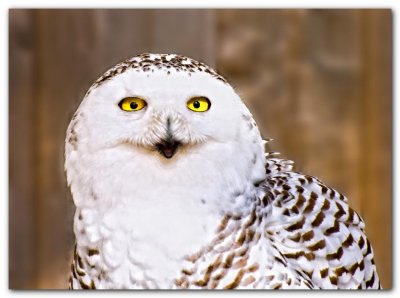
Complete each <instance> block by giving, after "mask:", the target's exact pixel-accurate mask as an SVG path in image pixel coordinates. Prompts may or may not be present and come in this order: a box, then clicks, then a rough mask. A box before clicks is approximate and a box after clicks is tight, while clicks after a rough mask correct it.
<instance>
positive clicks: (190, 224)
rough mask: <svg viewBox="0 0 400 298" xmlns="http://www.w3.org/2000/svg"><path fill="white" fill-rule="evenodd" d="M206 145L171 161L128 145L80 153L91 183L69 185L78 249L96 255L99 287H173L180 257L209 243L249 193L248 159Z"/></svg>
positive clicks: (219, 147) (178, 269)
mask: <svg viewBox="0 0 400 298" xmlns="http://www.w3.org/2000/svg"><path fill="white" fill-rule="evenodd" d="M203 146H206V147H202V146H199V147H198V148H190V150H187V152H178V154H177V155H176V156H174V158H173V159H171V160H166V159H165V158H163V157H161V156H159V154H158V153H157V152H153V153H152V154H148V152H146V153H145V154H144V152H141V151H140V150H142V149H135V148H132V147H131V146H129V145H127V146H125V147H124V146H122V147H116V148H109V149H105V150H102V151H98V152H96V153H93V154H85V155H84V156H79V161H80V162H79V163H76V164H75V166H77V167H79V168H80V169H79V173H81V174H82V173H86V175H85V176H86V177H88V178H87V180H85V179H82V181H81V182H80V183H76V184H74V185H72V186H71V190H72V192H73V194H74V199H75V201H76V203H77V207H78V208H77V212H76V217H75V233H76V236H77V243H78V249H79V247H80V249H81V250H88V249H91V248H96V249H98V250H99V252H100V255H99V256H95V257H94V258H92V261H93V263H96V264H97V266H101V267H102V268H101V270H102V271H104V272H106V274H104V275H105V278H104V277H103V282H102V283H103V286H104V287H107V284H108V283H109V284H112V286H113V287H114V288H116V287H120V288H125V287H126V288H128V287H129V288H132V287H151V288H154V287H162V288H166V287H171V283H172V282H173V278H174V277H176V276H178V275H179V273H180V270H181V269H182V265H183V262H184V261H183V259H184V257H185V256H186V255H189V254H193V253H195V252H196V251H198V250H199V249H201V248H202V247H203V246H205V245H206V244H208V243H209V242H210V241H211V240H212V238H213V237H214V236H215V230H216V229H217V227H218V225H219V222H220V221H221V218H222V215H223V214H224V213H225V212H226V211H229V210H233V209H234V208H237V207H235V206H238V205H240V202H238V200H239V199H238V198H240V194H244V193H246V194H247V195H248V194H249V192H251V190H252V189H253V187H254V186H253V184H252V181H251V179H249V177H246V176H248V175H250V172H249V171H248V170H245V169H244V168H243V169H241V168H240V167H248V161H246V162H244V161H243V162H241V160H238V161H237V162H235V163H232V162H231V161H230V160H228V158H229V157H228V156H231V153H233V152H230V154H229V155H228V156H226V157H224V156H223V155H221V154H219V153H218V152H220V149H221V144H218V146H215V145H213V144H212V143H211V144H208V145H203ZM213 146H215V150H214V148H213ZM226 149H227V150H235V149H234V148H232V146H228V145H227V148H226ZM204 150H207V153H208V154H207V156H208V158H207V159H205V158H204V155H203V154H201V153H202V152H203V151H204ZM237 150H240V148H237ZM251 156H252V154H249V159H250V157H251ZM71 157H72V159H73V158H74V156H73V155H72V156H71ZM76 158H78V156H76ZM82 178H84V177H82ZM239 208H240V207H239ZM79 218H81V219H79ZM93 265H94V264H93ZM98 271H99V270H95V271H94V272H93V274H98ZM102 283H100V287H101V286H102Z"/></svg>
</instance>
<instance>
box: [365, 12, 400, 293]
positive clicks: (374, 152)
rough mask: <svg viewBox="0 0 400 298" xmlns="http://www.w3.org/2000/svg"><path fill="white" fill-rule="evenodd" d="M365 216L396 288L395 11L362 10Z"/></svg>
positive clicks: (388, 281)
mask: <svg viewBox="0 0 400 298" xmlns="http://www.w3.org/2000/svg"><path fill="white" fill-rule="evenodd" d="M363 22H364V27H363V28H364V30H363V47H362V48H363V66H364V71H363V86H365V88H364V90H363V94H362V101H363V104H362V106H360V108H361V109H362V113H361V114H362V117H363V121H362V131H361V133H362V134H361V135H362V148H363V150H362V154H363V164H362V165H363V166H362V167H361V168H360V173H361V177H362V182H363V193H362V195H363V198H364V202H363V212H362V213H363V214H364V215H365V216H364V217H365V221H366V227H367V233H368V236H369V238H370V241H371V243H372V245H373V248H374V251H375V261H376V264H377V267H378V272H379V275H380V278H381V281H382V285H383V287H384V288H386V289H389V288H391V287H392V253H393V252H392V230H393V228H392V210H393V208H392V179H393V177H392V168H391V165H392V154H393V152H392V96H393V94H392V90H393V89H392V88H393V85H392V62H393V60H392V57H393V56H392V55H393V53H392V46H393V42H392V25H393V18H392V11H391V10H389V9H385V10H364V11H363Z"/></svg>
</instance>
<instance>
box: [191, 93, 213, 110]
mask: <svg viewBox="0 0 400 298" xmlns="http://www.w3.org/2000/svg"><path fill="white" fill-rule="evenodd" d="M187 107H188V108H189V109H190V110H192V111H194V112H205V111H208V110H209V109H210V107H211V102H210V100H209V99H208V98H207V97H193V98H192V99H190V100H189V101H188V102H187Z"/></svg>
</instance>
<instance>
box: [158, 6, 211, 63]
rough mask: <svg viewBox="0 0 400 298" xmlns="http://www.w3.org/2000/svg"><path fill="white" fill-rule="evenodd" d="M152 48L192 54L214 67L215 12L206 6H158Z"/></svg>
mask: <svg viewBox="0 0 400 298" xmlns="http://www.w3.org/2000/svg"><path fill="white" fill-rule="evenodd" d="M152 23H153V24H152V27H153V33H152V50H153V51H154V52H157V53H175V54H181V55H184V56H189V57H191V58H193V59H196V60H200V61H202V62H205V63H207V64H209V65H211V66H214V64H215V63H214V57H215V54H214V52H215V49H214V42H215V41H214V13H213V11H212V10H204V9H156V10H154V11H153V13H152Z"/></svg>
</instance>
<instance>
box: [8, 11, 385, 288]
mask: <svg viewBox="0 0 400 298" xmlns="http://www.w3.org/2000/svg"><path fill="white" fill-rule="evenodd" d="M9 41H10V43H9V95H10V98H9V116H10V117H9V119H10V120H9V121H10V122H9V154H10V156H9V174H10V178H9V183H10V185H9V191H10V197H9V200H10V201H9V287H10V288H12V289H34V288H40V289H54V288H65V287H66V286H67V279H68V278H67V276H68V272H69V268H70V267H69V262H70V258H71V251H72V247H73V244H74V235H73V231H72V219H73V213H74V206H73V203H72V199H71V196H70V193H69V190H68V189H67V186H66V180H65V175H64V171H63V160H64V156H63V150H64V137H65V131H66V128H67V125H68V123H69V120H70V118H71V116H72V114H73V112H74V111H75V109H76V108H77V106H78V104H79V102H80V100H81V99H82V98H83V96H84V94H85V92H86V90H87V89H88V88H89V86H90V85H91V83H92V82H93V81H94V80H95V79H96V78H97V77H99V76H100V75H101V74H102V73H103V72H104V71H105V70H107V69H108V68H109V67H111V66H113V65H114V64H116V63H117V62H119V61H121V60H124V59H126V58H128V57H130V56H134V55H136V54H139V53H142V52H162V53H178V54H182V55H186V56H190V57H192V58H194V59H197V60H200V61H203V62H205V63H206V64H209V65H211V66H212V67H214V68H216V69H217V71H219V72H220V73H221V74H222V75H223V76H225V77H226V78H227V79H228V81H229V82H230V83H231V84H232V85H233V86H234V87H235V88H236V90H237V91H238V93H239V94H240V95H241V96H242V98H243V100H244V101H245V102H246V103H247V105H248V107H249V108H250V110H251V111H252V113H253V115H254V117H255V119H256V121H257V123H258V124H259V126H260V129H261V131H262V135H263V137H264V138H274V139H275V141H274V142H272V143H271V149H272V150H275V151H279V152H281V153H282V156H283V157H285V158H288V159H292V160H294V161H295V162H296V169H297V170H300V171H303V172H305V173H307V174H311V175H314V176H317V177H319V178H320V179H321V180H323V181H324V182H325V183H327V184H328V185H330V186H331V187H334V188H336V189H337V190H339V191H341V192H342V193H343V194H345V195H346V196H348V198H349V200H350V205H351V206H352V207H353V208H354V209H355V210H356V211H357V212H358V213H360V214H361V215H362V217H363V218H364V220H365V222H366V227H367V234H368V237H369V239H370V241H371V243H372V245H373V248H374V250H375V261H376V264H377V267H378V272H379V275H380V277H381V281H382V285H383V287H384V288H386V289H388V288H391V287H392V237H391V236H392V197H391V195H392V168H391V167H392V166H391V164H392V12H391V10H325V9H323V10H320V9H319V10H297V9H296V10H232V9H223V10H198V9H196V10H186V9H178V10H176V9H169V10H139V9H131V10H130V9H126V10H92V9H86V10H42V9H41V10H25V9H12V10H10V11H9Z"/></svg>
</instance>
